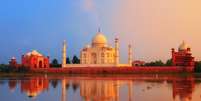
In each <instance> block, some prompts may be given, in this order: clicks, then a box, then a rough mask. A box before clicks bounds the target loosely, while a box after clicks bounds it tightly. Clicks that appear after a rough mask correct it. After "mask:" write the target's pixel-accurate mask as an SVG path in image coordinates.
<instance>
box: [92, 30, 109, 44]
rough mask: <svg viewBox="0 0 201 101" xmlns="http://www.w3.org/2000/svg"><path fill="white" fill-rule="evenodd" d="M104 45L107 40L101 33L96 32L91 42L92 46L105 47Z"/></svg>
mask: <svg viewBox="0 0 201 101" xmlns="http://www.w3.org/2000/svg"><path fill="white" fill-rule="evenodd" d="M106 44H107V39H106V37H105V36H104V35H103V33H101V32H98V33H97V34H96V36H95V37H94V38H93V40H92V45H93V46H105V45H106Z"/></svg>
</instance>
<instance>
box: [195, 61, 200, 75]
mask: <svg viewBox="0 0 201 101" xmlns="http://www.w3.org/2000/svg"><path fill="white" fill-rule="evenodd" d="M194 71H195V72H197V73H198V72H199V73H201V61H198V62H195V70H194Z"/></svg>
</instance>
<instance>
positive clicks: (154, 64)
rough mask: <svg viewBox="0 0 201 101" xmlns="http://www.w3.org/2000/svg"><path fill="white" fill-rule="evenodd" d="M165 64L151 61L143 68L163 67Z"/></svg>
mask: <svg viewBox="0 0 201 101" xmlns="http://www.w3.org/2000/svg"><path fill="white" fill-rule="evenodd" d="M164 65H165V64H164V63H163V62H162V61H161V60H157V61H154V62H153V61H152V62H150V63H146V64H145V66H164Z"/></svg>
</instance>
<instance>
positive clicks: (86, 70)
mask: <svg viewBox="0 0 201 101" xmlns="http://www.w3.org/2000/svg"><path fill="white" fill-rule="evenodd" d="M31 72H40V73H67V74H133V73H180V72H193V67H179V66H164V67H66V68H48V69H32V70H31Z"/></svg>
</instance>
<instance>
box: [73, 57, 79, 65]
mask: <svg viewBox="0 0 201 101" xmlns="http://www.w3.org/2000/svg"><path fill="white" fill-rule="evenodd" d="M72 63H73V64H79V63H80V59H79V58H78V57H77V56H76V55H74V56H73V59H72Z"/></svg>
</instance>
